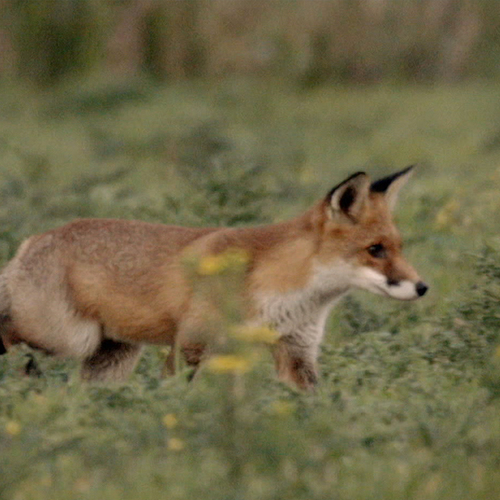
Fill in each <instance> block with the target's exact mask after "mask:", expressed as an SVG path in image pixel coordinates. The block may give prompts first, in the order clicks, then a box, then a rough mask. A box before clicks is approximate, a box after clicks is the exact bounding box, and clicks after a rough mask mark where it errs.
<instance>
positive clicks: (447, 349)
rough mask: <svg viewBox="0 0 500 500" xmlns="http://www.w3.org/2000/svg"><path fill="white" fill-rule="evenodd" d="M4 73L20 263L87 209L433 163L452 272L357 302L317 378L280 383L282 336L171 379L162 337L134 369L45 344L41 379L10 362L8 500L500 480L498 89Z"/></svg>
mask: <svg viewBox="0 0 500 500" xmlns="http://www.w3.org/2000/svg"><path fill="white" fill-rule="evenodd" d="M0 90H1V91H0V162H1V165H2V169H1V171H0V199H1V203H0V261H1V263H5V262H6V261H7V259H8V258H9V257H10V256H11V255H12V253H13V252H14V251H15V249H16V248H17V246H18V245H19V243H20V242H21V241H22V239H23V238H25V237H27V236H28V235H30V234H33V233H35V232H40V231H43V230H46V229H49V228H51V227H55V226H57V225H60V224H62V223H64V222H66V221H69V220H71V219H73V218H74V217H86V216H96V217H123V218H140V219H144V220H152V221H162V222H165V223H176V224H190V225H209V224H215V225H217V224H238V225H239V224H254V223H260V222H264V221H273V220H276V221H277V220H283V219H285V218H287V217H290V216H292V215H294V214H297V213H299V212H301V211H302V210H304V209H305V208H306V207H308V206H309V205H310V204H311V203H312V202H313V201H314V200H316V199H318V198H319V197H321V196H323V195H324V194H326V192H327V191H328V189H329V188H330V187H331V186H332V185H334V184H336V183H337V182H339V181H340V180H342V179H343V178H344V177H345V176H346V175H347V174H349V173H351V172H353V171H356V170H359V169H360V168H366V170H367V171H369V172H370V173H372V174H373V176H374V177H376V176H382V175H385V174H387V173H390V172H392V171H393V170H397V169H399V168H402V167H404V166H406V165H408V164H410V163H420V164H421V166H420V168H419V169H418V170H417V172H416V173H415V176H414V177H413V179H412V180H411V181H410V183H409V184H408V186H407V187H405V190H404V192H403V193H402V196H401V201H400V205H399V207H398V210H397V218H398V222H399V226H400V228H401V230H402V233H403V235H404V238H405V241H406V243H407V247H406V253H407V255H408V257H409V260H410V261H411V262H412V263H414V265H415V266H416V267H417V268H418V270H419V271H420V273H421V274H422V275H423V277H424V278H425V279H426V281H428V282H429V284H430V285H431V290H430V292H429V294H428V296H426V297H425V298H424V299H423V300H421V301H420V302H418V303H415V304H413V303H411V304H408V303H404V304H403V303H398V302H391V301H389V300H388V299H384V298H381V297H371V296H367V295H365V294H362V293H354V294H352V296H350V297H349V298H347V299H345V300H344V301H343V302H342V303H341V304H340V305H339V307H338V308H337V309H336V310H335V311H334V313H333V315H332V318H331V322H330V326H329V328H328V333H327V338H326V339H325V342H324V345H323V349H322V355H321V360H320V361H321V372H322V375H321V380H320V384H319V387H318V390H317V392H316V393H315V394H302V393H298V392H296V391H295V390H293V389H290V388H288V387H285V386H283V385H281V384H280V383H279V382H277V380H276V377H275V375H274V372H273V367H272V363H271V359H270V356H269V355H268V353H267V351H266V350H265V349H263V350H262V352H261V356H259V357H258V359H254V360H253V361H252V363H245V362H242V360H245V359H246V358H245V355H246V352H247V349H248V345H247V344H246V343H245V342H246V341H240V342H237V343H236V346H235V347H234V352H233V354H232V355H233V358H230V360H232V362H226V363H219V364H218V365H217V363H216V364H215V365H213V366H212V367H211V368H210V369H206V370H205V371H204V372H202V373H200V376H199V377H197V379H196V380H195V382H194V383H191V384H190V383H188V382H187V380H186V379H187V376H186V372H185V371H184V370H181V373H180V374H179V375H178V376H176V377H173V378H169V379H163V380H162V379H160V377H159V375H160V372H161V370H162V367H163V363H164V360H165V356H166V354H167V353H166V352H164V350H162V349H161V348H154V347H148V348H147V349H146V350H145V354H144V356H143V357H142V359H141V362H140V364H139V366H138V368H137V370H136V372H135V373H134V375H133V376H132V377H131V379H130V380H129V381H128V382H127V383H125V384H123V385H118V386H116V385H115V386H86V385H82V384H81V383H80V381H79V379H78V374H77V370H76V368H75V364H74V363H73V362H72V361H68V360H54V359H50V358H47V357H45V356H43V355H42V354H35V356H36V360H37V362H38V363H39V364H40V366H41V369H42V372H43V375H42V376H41V377H40V378H27V377H25V376H24V375H23V374H22V371H23V367H24V365H25V363H26V359H27V357H26V356H27V353H28V352H30V351H29V349H27V348H23V347H21V348H17V349H15V350H14V351H13V352H11V353H10V354H9V355H8V356H3V357H1V358H0V499H4V498H5V499H15V500H32V499H33V500H35V499H36V500H44V499H47V500H49V499H50V500H63V499H68V500H69V499H72V500H73V499H96V498H100V499H106V500H108V499H115V498H116V499H118V498H119V499H120V500H123V499H130V500H132V499H137V498H141V499H145V500H146V499H157V498H168V499H179V500H184V499H192V498H197V497H200V498H206V499H214V500H220V499H228V500H233V499H256V498H258V499H262V500H267V499H276V500H278V499H283V498H290V499H297V500H298V499H308V500H311V499H325V500H326V499H328V500H331V499H339V500H350V499H360V500H361V499H381V500H390V499H402V498H404V499H415V500H417V499H422V500H437V499H443V500H444V499H446V500H448V499H450V498H453V499H471V498H474V499H477V500H482V499H485V500H486V499H490V498H497V497H498V496H499V495H500V481H499V480H500V470H499V468H498V463H499V458H500V455H499V450H500V403H499V398H498V396H499V395H500V355H499V353H500V351H499V347H498V342H499V338H498V328H499V326H500V313H499V312H498V311H499V310H500V309H499V306H498V304H499V300H500V254H499V249H500V248H499V247H500V241H499V240H498V236H497V228H498V227H500V210H499V209H500V196H499V194H498V188H497V184H498V181H499V177H500V170H499V167H498V166H499V165H500V128H499V123H500V122H499V117H500V107H499V104H498V103H499V102H500V90H499V88H498V85H494V84H484V83H469V84H462V85H457V86H436V87H431V86H428V87H410V86H402V87H390V86H380V87H361V88H357V89H347V88H342V87H340V88H335V87H327V86H319V87H317V88H315V89H314V90H310V91H307V92H306V91H297V89H296V88H292V87H290V86H288V85H286V84H284V83H283V82H278V81H275V82H268V83H263V82H262V81H248V80H239V79H231V80H224V81H221V82H220V83H218V84H211V85H208V84H206V83H203V82H190V83H182V84H181V83H179V84H171V85H169V86H164V87H163V86H162V87H156V86H152V85H151V84H148V83H147V82H141V81H138V82H136V83H130V82H128V83H123V84H122V83H116V82H114V83H113V84H112V85H111V84H109V83H106V82H103V81H88V82H83V83H82V82H77V83H74V84H70V83H66V84H65V85H64V86H61V87H59V88H57V89H55V90H52V91H47V92H45V93H43V94H40V93H33V92H31V91H29V90H26V89H25V88H22V87H20V86H17V87H11V86H9V85H7V84H6V83H4V84H3V87H2V88H1V89H0ZM206 279H209V280H210V279H212V277H210V276H208V277H207V278H206ZM214 279H215V278H214ZM221 279H223V277H222V278H221ZM204 283H205V284H206V283H208V284H209V285H210V281H208V282H204ZM229 284H231V285H232V282H230V283H229ZM210 286H212V285H210ZM213 287H214V288H217V289H223V288H224V284H223V283H222V284H221V283H218V284H213ZM231 314H232V315H233V314H234V312H232V313H231ZM232 317H233V316H231V318H232ZM228 321H229V320H228ZM232 321H234V320H233V319H231V322H232ZM224 328H226V329H230V325H226V326H224ZM257 351H259V352H260V348H257ZM226 361H227V360H226Z"/></svg>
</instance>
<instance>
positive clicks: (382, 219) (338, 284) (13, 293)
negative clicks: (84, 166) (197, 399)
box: [0, 167, 427, 389]
mask: <svg viewBox="0 0 500 500" xmlns="http://www.w3.org/2000/svg"><path fill="white" fill-rule="evenodd" d="M411 170H412V167H408V168H406V169H405V170H402V171H401V172H398V173H396V174H394V175H391V176H389V177H386V178H383V179H381V180H378V181H376V182H373V183H372V182H371V181H370V179H369V177H368V175H367V174H365V173H364V172H358V173H356V174H354V175H351V176H350V177H349V178H348V179H346V180H345V181H343V182H341V183H340V184H338V185H337V186H336V187H334V188H333V189H331V190H330V192H329V193H328V194H327V195H326V196H325V197H324V198H323V199H321V200H320V201H319V202H318V203H317V204H316V205H315V206H313V207H312V208H311V209H309V210H308V211H306V212H305V213H304V214H302V215H300V216H298V217H296V218H294V219H292V220H289V221H287V222H280V223H276V224H270V225H262V226H255V227H244V228H186V227H178V226H168V225H162V224H150V223H146V222H139V221H126V220H115V219H80V220H75V221H74V222H71V223H69V224H67V225H65V226H63V227H60V228H57V229H53V230H51V231H48V232H46V233H43V234H41V235H35V236H32V237H30V238H28V239H27V240H26V241H24V242H23V243H22V245H21V246H20V248H19V250H18V252H17V254H16V256H15V257H14V258H13V259H12V260H11V261H10V262H8V263H7V265H6V266H5V267H4V269H3V270H2V271H1V273H0V336H1V339H2V342H0V353H2V351H3V352H6V351H7V350H8V349H9V347H10V346H11V345H13V344H16V343H20V342H24V343H26V344H28V345H29V346H32V347H34V348H37V349H40V350H42V351H44V352H46V353H49V354H54V355H59V356H73V357H77V358H80V359H81V360H82V371H81V375H82V378H83V379H84V380H92V381H95V380H123V379H124V378H125V377H126V376H127V375H128V374H129V373H130V372H131V371H132V370H133V368H134V366H135V363H136V361H137V359H138V356H139V352H140V348H141V344H144V343H151V344H160V345H169V346H173V345H174V344H175V343H176V342H177V343H178V346H179V349H180V350H181V351H183V350H184V355H185V357H186V361H187V362H188V364H190V365H192V366H193V367H194V368H196V367H197V366H198V364H199V363H200V361H201V360H202V358H203V357H204V356H203V352H204V350H205V347H206V346H205V345H204V344H199V343H195V344H192V345H190V344H189V341H187V340H186V338H187V337H188V336H187V335H186V332H188V331H189V332H190V335H191V333H192V332H193V331H196V329H197V328H201V329H202V328H203V320H204V314H203V306H202V305H200V304H199V303H198V302H197V300H196V296H195V295H194V294H193V293H192V286H191V284H190V281H189V279H188V278H187V276H186V271H185V266H184V264H183V255H185V253H186V252H189V251H193V250H194V251H196V252H198V254H199V255H216V254H219V253H221V252H224V251H226V250H228V249H239V250H242V251H245V253H246V254H248V256H249V265H248V269H247V271H246V274H245V278H244V287H243V292H242V293H243V294H244V296H245V304H248V311H247V316H248V317H249V319H250V320H251V321H252V322H254V323H255V322H256V323H260V324H262V325H266V326H270V327H272V328H273V329H275V330H276V331H277V332H278V335H279V338H278V341H277V343H276V344H275V345H274V347H273V355H274V358H275V361H276V367H277V372H278V376H279V378H280V379H282V380H284V381H287V382H289V383H293V384H295V385H297V386H298V387H299V388H303V389H311V388H313V387H314V385H315V384H316V382H317V367H316V359H317V356H318V350H319V346H320V344H321V341H322V338H323V333H324V328H325V322H326V319H327V316H328V313H329V311H330V309H331V307H332V306H333V305H334V304H335V302H336V301H337V300H338V299H339V298H340V297H341V296H342V295H344V294H345V293H346V292H348V291H349V290H350V289H353V288H358V289H364V290H369V291H371V292H374V293H377V294H381V295H386V296H388V297H393V298H395V299H399V300H413V299H417V298H418V297H421V296H423V295H424V294H425V293H426V291H427V285H425V283H423V282H422V281H421V279H420V277H419V276H418V274H417V272H416V271H415V270H414V269H413V267H412V266H411V265H410V264H408V263H407V262H406V260H405V259H404V258H403V256H402V253H401V246H402V244H401V239H400V236H399V234H398V231H397V230H396V227H395V226H394V224H393V221H392V216H391V211H392V209H393V207H394V204H395V202H396V198H397V195H398V192H399V190H400V188H401V186H402V185H403V184H404V183H405V182H406V180H407V179H408V177H409V175H410V173H411ZM190 338H191V337H190Z"/></svg>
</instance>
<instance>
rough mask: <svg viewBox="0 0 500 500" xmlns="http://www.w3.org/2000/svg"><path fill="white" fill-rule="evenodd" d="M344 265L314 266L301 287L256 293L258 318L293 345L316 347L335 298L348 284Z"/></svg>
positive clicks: (338, 296) (347, 273) (347, 267)
mask: <svg viewBox="0 0 500 500" xmlns="http://www.w3.org/2000/svg"><path fill="white" fill-rule="evenodd" d="M350 274H351V273H350V269H349V266H348V265H346V264H345V265H340V264H338V265H336V266H328V267H326V266H321V265H316V266H314V272H313V273H312V275H311V277H310V279H309V280H308V283H307V285H306V286H305V287H303V288H301V289H297V290H292V291H289V292H286V293H274V292H265V293H261V294H259V296H258V297H257V303H258V311H259V318H258V321H259V322H262V323H265V324H268V325H270V326H272V327H273V328H275V329H276V330H277V331H278V332H279V334H280V336H282V337H283V336H286V337H287V338H288V339H289V340H290V341H291V342H293V343H294V344H295V345H298V346H299V345H300V346H303V347H313V348H317V347H318V346H319V344H320V342H321V340H322V338H323V335H324V329H325V323H326V320H327V318H328V314H329V312H330V310H331V308H332V307H333V306H334V305H335V303H336V301H337V300H338V299H339V298H340V297H341V296H342V295H344V294H345V293H346V292H347V291H348V289H349V288H350Z"/></svg>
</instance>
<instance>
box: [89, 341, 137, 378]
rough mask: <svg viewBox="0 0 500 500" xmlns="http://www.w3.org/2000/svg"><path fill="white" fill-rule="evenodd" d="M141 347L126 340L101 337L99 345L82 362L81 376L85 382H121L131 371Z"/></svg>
mask: <svg viewBox="0 0 500 500" xmlns="http://www.w3.org/2000/svg"><path fill="white" fill-rule="evenodd" d="M140 352H141V347H140V346H139V345H135V344H129V343H127V342H118V341H115V340H111V339H103V341H102V342H101V345H100V346H99V347H98V348H97V350H96V351H95V352H94V353H93V354H92V355H91V356H89V357H87V358H86V359H85V360H84V361H83V364H82V371H81V377H82V380H85V381H87V382H107V381H113V382H121V381H124V380H126V378H127V377H128V376H129V375H130V374H131V373H132V371H133V370H134V368H135V365H136V364H137V361H138V359H139V355H140Z"/></svg>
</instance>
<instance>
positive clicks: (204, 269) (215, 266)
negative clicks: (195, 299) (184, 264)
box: [198, 255, 224, 276]
mask: <svg viewBox="0 0 500 500" xmlns="http://www.w3.org/2000/svg"><path fill="white" fill-rule="evenodd" d="M222 271H224V261H223V260H222V259H221V256H220V255H206V256H205V257H202V258H201V259H200V262H199V265H198V273H199V274H201V275H203V276H212V275H213V274H219V273H221V272H222Z"/></svg>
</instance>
